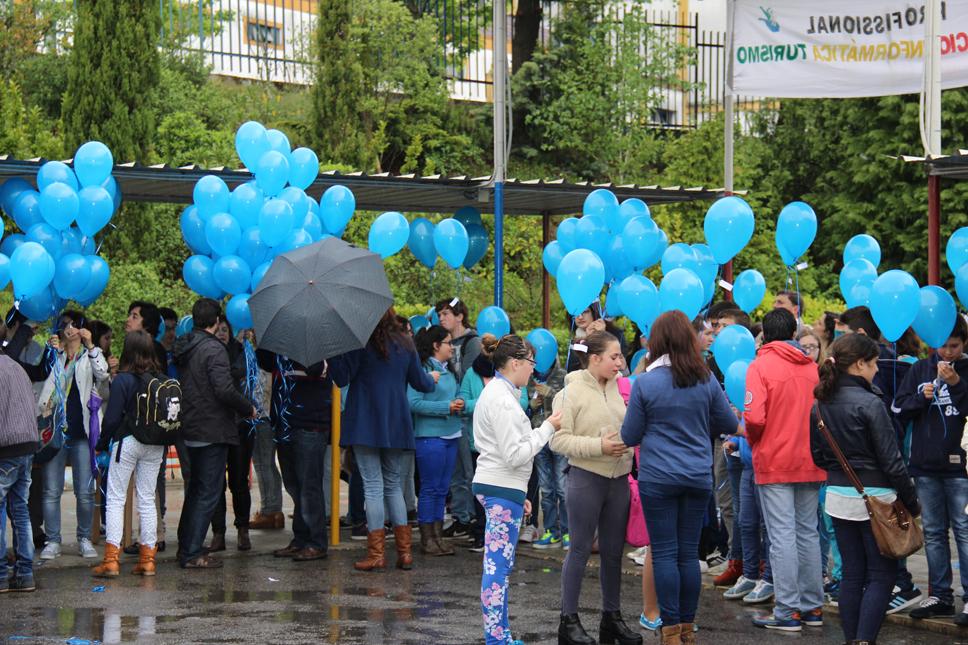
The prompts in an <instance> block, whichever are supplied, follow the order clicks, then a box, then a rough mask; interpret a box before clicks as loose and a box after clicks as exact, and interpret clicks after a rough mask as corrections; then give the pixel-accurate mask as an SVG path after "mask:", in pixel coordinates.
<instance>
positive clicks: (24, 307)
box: [17, 288, 58, 322]
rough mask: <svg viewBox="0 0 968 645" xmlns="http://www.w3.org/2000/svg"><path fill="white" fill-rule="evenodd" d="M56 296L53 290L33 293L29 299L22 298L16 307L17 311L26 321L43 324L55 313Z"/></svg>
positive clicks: (48, 289) (46, 289)
mask: <svg viewBox="0 0 968 645" xmlns="http://www.w3.org/2000/svg"><path fill="white" fill-rule="evenodd" d="M55 300H56V294H55V293H54V290H53V289H50V288H44V289H43V290H42V291H40V292H38V293H35V294H34V295H32V296H30V297H29V298H23V299H21V300H20V302H19V304H18V305H17V309H18V310H19V311H20V313H22V314H23V315H24V316H26V317H27V319H28V320H35V321H37V322H43V321H45V320H48V319H49V318H52V317H53V316H54V314H56V313H57V309H58V307H57V304H56V302H55Z"/></svg>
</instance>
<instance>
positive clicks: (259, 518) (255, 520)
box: [249, 512, 276, 531]
mask: <svg viewBox="0 0 968 645" xmlns="http://www.w3.org/2000/svg"><path fill="white" fill-rule="evenodd" d="M249 528H250V529H255V530H257V531H266V530H271V529H274V528H276V520H275V514H270V515H263V514H262V513H261V512H259V513H256V514H255V515H253V516H252V519H251V520H249Z"/></svg>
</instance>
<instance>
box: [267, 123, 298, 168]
mask: <svg viewBox="0 0 968 645" xmlns="http://www.w3.org/2000/svg"><path fill="white" fill-rule="evenodd" d="M266 137H268V139H269V149H270V150H275V151H276V152H279V153H280V154H282V156H284V157H285V158H286V161H289V158H290V157H291V156H292V144H290V143H289V137H287V136H286V134H285V133H284V132H282V131H281V130H266Z"/></svg>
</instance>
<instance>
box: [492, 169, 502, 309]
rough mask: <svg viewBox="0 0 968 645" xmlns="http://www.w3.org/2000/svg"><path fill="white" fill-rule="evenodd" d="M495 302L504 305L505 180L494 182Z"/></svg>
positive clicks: (500, 305)
mask: <svg viewBox="0 0 968 645" xmlns="http://www.w3.org/2000/svg"><path fill="white" fill-rule="evenodd" d="M494 304H495V305H496V306H498V307H502V308H503V307H504V182H503V181H498V182H495V183H494Z"/></svg>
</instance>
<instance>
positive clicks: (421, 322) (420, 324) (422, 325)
mask: <svg viewBox="0 0 968 645" xmlns="http://www.w3.org/2000/svg"><path fill="white" fill-rule="evenodd" d="M427 327H430V321H429V320H427V317H426V316H421V315H420V314H417V315H415V316H410V329H411V331H412V332H413V333H414V334H416V333H417V332H418V331H420V330H421V329H426V328H427Z"/></svg>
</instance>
